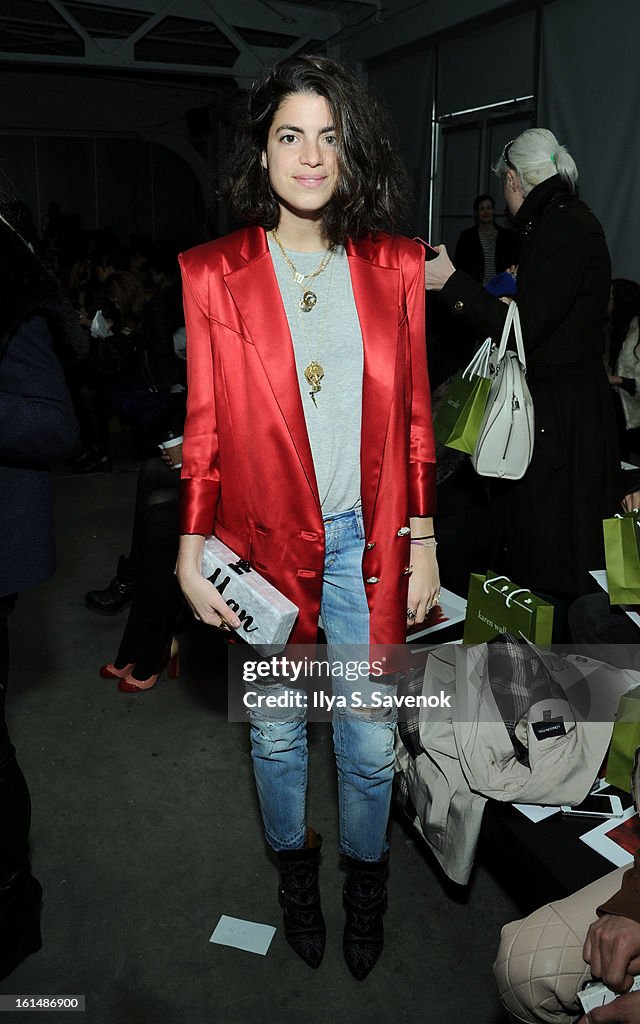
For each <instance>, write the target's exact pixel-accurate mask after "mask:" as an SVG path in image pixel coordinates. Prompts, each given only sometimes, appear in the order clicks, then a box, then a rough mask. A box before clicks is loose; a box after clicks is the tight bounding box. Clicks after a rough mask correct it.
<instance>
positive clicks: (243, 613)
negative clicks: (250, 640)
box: [207, 562, 258, 633]
mask: <svg viewBox="0 0 640 1024" xmlns="http://www.w3.org/2000/svg"><path fill="white" fill-rule="evenodd" d="M237 565H249V563H248V562H238V563H237ZM229 568H230V569H235V566H233V565H231V566H229ZM236 571H238V572H240V574H242V572H250V571H251V566H249V568H248V569H239V570H236ZM221 574H222V570H221V569H220V567H219V566H218V568H217V569H215V570H214V572H213V573H212V574H211V576H208V577H207V579H208V580H209V582H210V583H213V585H214V587H215V588H216V590H217V591H218V593H219V594H224V592H225V590H226V589H227V587H228V585H229V584H230V583H231V577H230V576H225V577H224V579H222V580H220V576H221ZM218 580H220V582H218ZM227 605H228V606H229V608H231V610H232V611H234V612H235V613H236V615H237V616H238V618H239V619H240V625H241V626H242V630H243V632H244V633H255V632H256V630H257V629H258V627H257V626H254V625H253V615H249V613H248V611H247V610H246V609H245V608H241V607H240V605H239V604H238V602H237V601H234V599H233V598H229V600H228V601H227Z"/></svg>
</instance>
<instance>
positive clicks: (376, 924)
mask: <svg viewBox="0 0 640 1024" xmlns="http://www.w3.org/2000/svg"><path fill="white" fill-rule="evenodd" d="M388 860H389V854H385V856H384V857H383V859H382V860H381V861H377V862H372V861H363V860H354V859H353V858H352V857H347V878H346V881H345V883H344V889H343V901H344V908H345V911H346V915H347V920H346V923H345V926H344V935H343V938H342V951H343V953H344V958H345V961H346V963H347V967H348V968H349V970H350V971H351V973H352V974H353V976H354V978H356V979H357V980H358V981H363V980H364V979H365V978H366V977H367V975H368V974H369V972H370V971H371V970H372V969H373V967H375V965H376V962H377V960H378V957H379V956H380V954H381V953H382V947H383V946H384V926H383V923H382V915H383V914H384V912H385V910H386V909H387V889H386V886H385V880H386V877H387V862H388Z"/></svg>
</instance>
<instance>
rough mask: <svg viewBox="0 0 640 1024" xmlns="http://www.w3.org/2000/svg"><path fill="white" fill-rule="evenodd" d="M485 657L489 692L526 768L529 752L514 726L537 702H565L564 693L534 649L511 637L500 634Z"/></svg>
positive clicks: (490, 644) (514, 748) (489, 647)
mask: <svg viewBox="0 0 640 1024" xmlns="http://www.w3.org/2000/svg"><path fill="white" fill-rule="evenodd" d="M487 654H488V658H487V676H488V682H489V686H490V687H491V692H492V694H493V696H494V699H495V702H496V704H497V706H498V711H499V712H500V716H501V718H502V720H503V722H504V725H505V728H506V730H507V732H508V734H509V739H510V740H511V743H512V744H513V750H514V753H515V755H516V758H517V759H518V761H519V762H520V763H521V764H524V765H527V766H528V764H529V752H528V749H527V747H525V746H524V744H523V743H521V742H520V740H519V739H518V737H517V736H516V734H515V733H516V725H517V724H518V722H519V721H520V720H521V719H522V718H526V716H527V714H528V712H529V708H531V707H532V706H533V705H534V704H537V703H538V702H539V701H543V700H549V699H551V700H565V694H564V690H563V689H562V687H561V686H559V684H558V683H556V682H555V680H554V679H553V678H552V677H551V676H550V674H549V671H548V669H547V667H546V665H545V664H544V662H543V661H542V659H541V658H540V657H539V656H538V653H537V651H536V650H535V648H533V647H532V646H531V645H530V644H528V643H526V641H524V640H521V639H519V638H518V637H515V636H512V635H511V633H501V634H500V635H499V636H496V637H495V638H494V639H493V640H490V641H489V642H488V644H487Z"/></svg>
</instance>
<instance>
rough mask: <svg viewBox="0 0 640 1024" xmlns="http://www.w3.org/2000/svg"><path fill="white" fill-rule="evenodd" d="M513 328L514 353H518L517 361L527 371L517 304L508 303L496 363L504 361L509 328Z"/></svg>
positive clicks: (509, 332)
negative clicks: (514, 337) (514, 339)
mask: <svg viewBox="0 0 640 1024" xmlns="http://www.w3.org/2000/svg"><path fill="white" fill-rule="evenodd" d="M512 327H513V331H514V334H515V336H516V351H517V353H518V360H519V361H520V365H521V367H522V369H523V370H524V371H525V373H526V370H527V360H526V356H525V354H524V342H523V340H522V325H521V323H520V311H519V309H518V304H517V302H510V303H509V308H508V309H507V316H506V319H505V322H504V327H503V328H502V336H501V338H500V347H499V348H498V355H497V357H496V359H497V362H498V363H500V362H501V361H502V359H504V354H505V352H506V351H507V342H508V341H509V335H510V334H511V328H512Z"/></svg>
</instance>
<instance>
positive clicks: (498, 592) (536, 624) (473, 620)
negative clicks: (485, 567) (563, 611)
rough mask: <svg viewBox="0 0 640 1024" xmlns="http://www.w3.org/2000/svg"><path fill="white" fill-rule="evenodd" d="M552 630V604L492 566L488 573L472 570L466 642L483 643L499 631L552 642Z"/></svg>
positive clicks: (538, 642) (466, 620) (543, 642)
mask: <svg viewBox="0 0 640 1024" xmlns="http://www.w3.org/2000/svg"><path fill="white" fill-rule="evenodd" d="M552 632H553V605H550V604H548V603H547V601H543V600H542V598H540V597H536V596H535V594H532V593H531V591H530V590H528V589H527V588H526V587H520V586H519V585H518V584H517V583H512V582H511V580H509V579H508V578H507V577H506V576H498V575H497V573H495V572H492V571H491V570H489V571H488V572H487V574H486V576H480V575H478V574H477V573H471V576H470V577H469V595H468V597H467V614H466V618H465V620H464V635H463V638H462V639H463V643H465V644H482V643H484V642H485V641H487V640H491V639H493V637H494V636H497V635H498V633H513V634H514V635H515V636H520V635H522V636H525V637H526V638H527V640H531V642H532V643H535V644H550V643H551V634H552Z"/></svg>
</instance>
